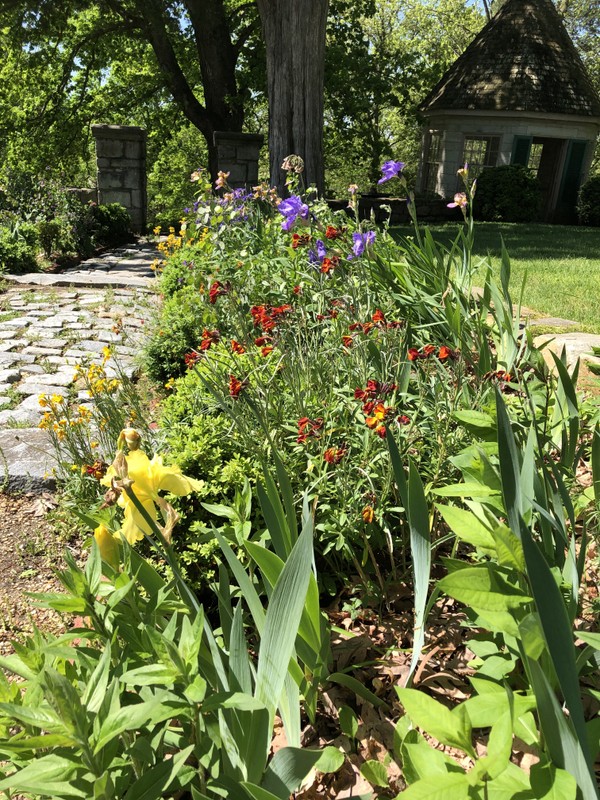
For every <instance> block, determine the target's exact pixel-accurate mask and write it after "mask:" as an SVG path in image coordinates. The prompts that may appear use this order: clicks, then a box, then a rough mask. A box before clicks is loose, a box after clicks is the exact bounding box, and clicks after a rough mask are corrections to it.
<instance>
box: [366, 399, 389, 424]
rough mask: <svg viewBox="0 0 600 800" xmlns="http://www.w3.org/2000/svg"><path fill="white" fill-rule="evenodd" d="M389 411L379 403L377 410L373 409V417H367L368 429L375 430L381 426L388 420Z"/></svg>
mask: <svg viewBox="0 0 600 800" xmlns="http://www.w3.org/2000/svg"><path fill="white" fill-rule="evenodd" d="M388 411H389V409H388V408H387V407H386V406H384V405H383V403H377V405H376V406H375V408H374V409H373V416H372V417H367V419H366V420H365V423H366V425H367V428H375V427H376V426H377V425H379V424H380V423H381V422H383V420H384V419H385V418H386V415H387V413H388Z"/></svg>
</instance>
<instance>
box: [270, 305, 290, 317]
mask: <svg viewBox="0 0 600 800" xmlns="http://www.w3.org/2000/svg"><path fill="white" fill-rule="evenodd" d="M291 310H292V307H291V306H290V305H289V304H288V303H285V304H284V305H282V306H277V308H272V309H271V314H272V316H273V317H275V318H277V317H281V316H282V315H283V314H287V312H288V311H291Z"/></svg>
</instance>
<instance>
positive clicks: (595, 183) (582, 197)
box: [577, 175, 600, 227]
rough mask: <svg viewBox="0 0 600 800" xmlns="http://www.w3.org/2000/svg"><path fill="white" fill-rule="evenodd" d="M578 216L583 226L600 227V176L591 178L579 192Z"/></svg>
mask: <svg viewBox="0 0 600 800" xmlns="http://www.w3.org/2000/svg"><path fill="white" fill-rule="evenodd" d="M577 214H578V215H579V222H580V224H581V225H593V226H594V227H600V175H598V176H596V177H594V178H590V179H589V180H588V181H586V182H585V183H584V184H583V186H582V187H581V189H580V190H579V199H578V202H577Z"/></svg>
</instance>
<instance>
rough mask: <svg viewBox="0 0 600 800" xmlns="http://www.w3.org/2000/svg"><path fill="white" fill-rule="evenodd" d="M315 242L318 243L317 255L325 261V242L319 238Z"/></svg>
mask: <svg viewBox="0 0 600 800" xmlns="http://www.w3.org/2000/svg"><path fill="white" fill-rule="evenodd" d="M315 244H316V245H317V255H318V256H319V258H320V259H321V261H323V259H324V258H325V256H326V255H327V248H326V247H325V244H324V243H323V241H322V240H321V239H317V241H316V242H315Z"/></svg>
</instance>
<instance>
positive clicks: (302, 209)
mask: <svg viewBox="0 0 600 800" xmlns="http://www.w3.org/2000/svg"><path fill="white" fill-rule="evenodd" d="M277 208H278V209H279V213H280V214H283V216H284V217H285V220H284V221H283V222H282V223H281V228H282V230H284V231H289V230H290V228H291V227H292V225H293V224H294V222H296V220H297V219H298V217H300V219H308V214H309V212H308V206H307V205H306V203H303V202H302V198H301V197H298V195H296V194H293V195H292V196H291V197H288V199H287V200H282V201H281V203H279V205H278V206H277Z"/></svg>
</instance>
